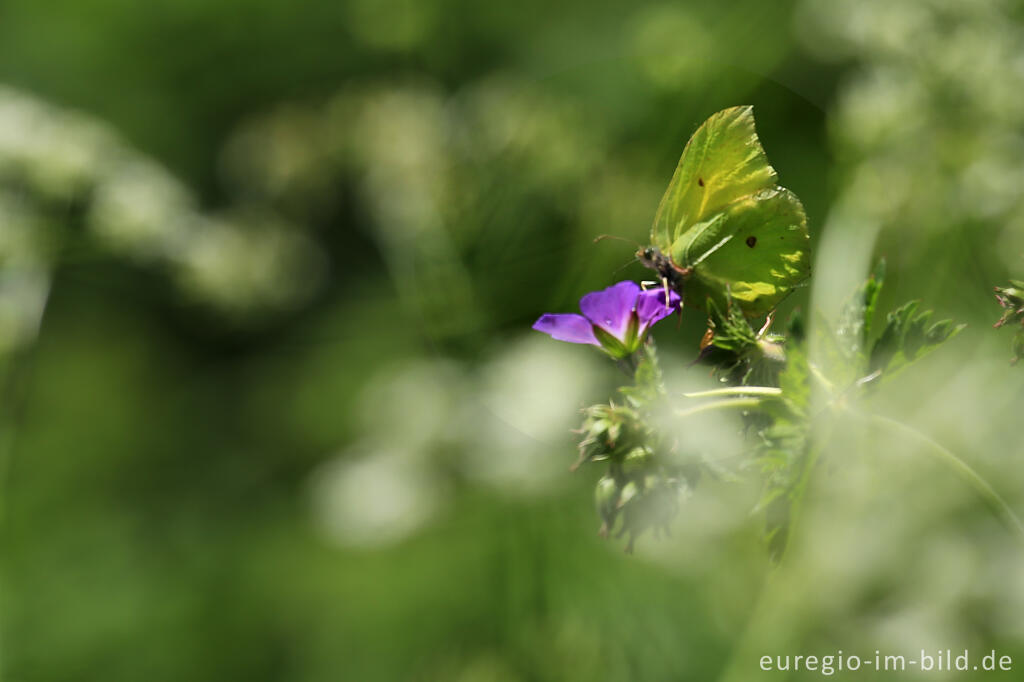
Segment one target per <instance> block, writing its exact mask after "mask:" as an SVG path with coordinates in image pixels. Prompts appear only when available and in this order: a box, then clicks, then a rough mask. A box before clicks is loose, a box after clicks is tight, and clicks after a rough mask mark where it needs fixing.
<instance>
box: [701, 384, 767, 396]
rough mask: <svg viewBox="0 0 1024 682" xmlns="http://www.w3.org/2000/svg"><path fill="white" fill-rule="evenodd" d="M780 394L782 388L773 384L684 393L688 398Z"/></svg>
mask: <svg viewBox="0 0 1024 682" xmlns="http://www.w3.org/2000/svg"><path fill="white" fill-rule="evenodd" d="M734 395H735V396H743V395H760V396H779V395H782V389H781V388H774V387H772V386H729V387H727V388H713V389H711V390H710V391H697V392H696V393H684V394H683V396H684V397H686V398H715V397H718V396H734Z"/></svg>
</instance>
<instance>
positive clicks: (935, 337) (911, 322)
mask: <svg viewBox="0 0 1024 682" xmlns="http://www.w3.org/2000/svg"><path fill="white" fill-rule="evenodd" d="M919 305H920V303H919V301H910V302H909V303H906V304H904V305H903V306H901V307H899V308H897V309H896V310H894V311H892V312H891V313H889V314H888V315H887V316H886V325H885V329H883V330H882V333H881V335H880V336H879V337H878V339H877V340H876V341H875V343H874V345H872V347H871V353H870V362H869V365H868V369H869V371H870V372H877V371H880V372H881V377H882V378H883V379H884V378H889V377H892V376H894V375H895V374H896V373H897V372H899V371H900V370H902V369H904V368H905V367H906V366H907V365H909V364H911V363H912V362H915V361H917V360H920V359H921V358H923V357H924V356H925V355H927V354H928V353H930V352H931V351H933V350H935V348H937V347H938V346H939V345H940V344H942V343H944V342H945V341H948V340H949V339H951V338H952V337H953V336H955V335H956V334H958V333H959V332H960V330H962V329H963V328H964V325H956V324H954V323H953V322H952V321H951V320H941V321H939V322H936V323H934V324H930V323H931V318H932V311H930V310H926V311H923V312H920V313H919V312H918V306H919Z"/></svg>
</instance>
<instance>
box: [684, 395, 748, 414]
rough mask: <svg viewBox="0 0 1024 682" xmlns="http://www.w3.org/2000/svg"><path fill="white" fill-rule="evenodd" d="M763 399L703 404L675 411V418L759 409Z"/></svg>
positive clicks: (737, 399) (741, 399)
mask: <svg viewBox="0 0 1024 682" xmlns="http://www.w3.org/2000/svg"><path fill="white" fill-rule="evenodd" d="M763 403H764V398H735V399H733V400H719V401H717V402H713V403H705V404H704V405H698V406H697V407H691V408H689V409H687V410H676V416H677V417H692V416H693V415H695V414H701V413H703V412H714V411H717V410H751V409H754V408H757V407H760V406H761V405H762V404H763Z"/></svg>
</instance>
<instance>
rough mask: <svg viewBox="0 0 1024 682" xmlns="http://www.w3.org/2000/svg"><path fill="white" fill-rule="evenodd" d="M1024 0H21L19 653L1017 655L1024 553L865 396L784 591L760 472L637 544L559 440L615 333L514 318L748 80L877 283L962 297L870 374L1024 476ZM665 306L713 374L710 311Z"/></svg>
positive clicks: (40, 662)
mask: <svg viewBox="0 0 1024 682" xmlns="http://www.w3.org/2000/svg"><path fill="white" fill-rule="evenodd" d="M1018 4H1019V3H1012V2H994V1H993V2H977V3H956V2H947V1H943V0H928V1H927V2H918V3H902V2H900V3H892V2H887V1H883V0H871V1H865V0H840V1H839V2H835V3H815V2H811V1H810V0H808V1H807V2H783V3H763V2H754V1H753V0H741V1H740V2H736V3H728V4H723V3H678V4H673V3H653V4H651V3H631V4H616V3H596V4H595V3H584V2H581V1H578V0H574V1H572V2H566V3H560V4H558V5H554V6H552V5H551V4H550V3H539V2H525V3H523V2H520V3H515V4H494V3H489V4H480V3H468V2H461V1H458V0H423V1H420V2H413V1H412V0H383V1H377V0H344V1H343V2H326V1H321V0H317V1H315V2H306V3H302V4H301V5H295V4H288V3H283V2H272V1H270V0H250V1H249V2H239V1H238V0H215V1H212V2H197V1H193V2H174V3H170V2H159V3H155V4H152V3H151V4H148V5H146V6H140V5H138V4H137V3H129V2H125V1H123V0H88V1H82V0H79V1H78V2H71V1H70V0H58V1H55V2H46V3H40V2H31V1H29V0H6V1H5V2H4V3H3V7H2V8H0V82H2V83H3V84H4V86H3V88H2V89H0V262H2V264H3V267H2V269H0V352H2V354H3V355H2V358H3V364H2V370H3V373H2V375H0V378H2V380H3V382H4V383H3V389H4V390H3V396H4V399H3V401H2V403H0V435H2V438H3V441H2V442H3V445H2V447H3V448H4V449H5V451H4V453H3V463H2V472H3V478H2V481H3V485H2V489H0V508H2V557H3V559H2V569H3V576H2V577H3V590H2V591H3V595H2V599H0V679H11V680H40V681H42V680H54V681H56V680H82V679H94V678H95V679H105V680H110V681H111V682H114V681H118V680H140V679H146V680H149V679H173V680H181V679H189V680H224V679H246V680H263V679H266V680H282V679H287V680H310V681H312V680H339V679H342V680H367V681H369V680H458V681H461V682H485V681H506V680H507V681H516V680H552V681H555V680H557V681H563V680H600V679H607V680H626V679H628V680H666V679H673V680H676V679H678V680H707V679H715V678H718V677H719V676H720V675H723V674H732V675H733V677H734V678H736V679H749V675H750V671H752V670H754V666H755V665H756V661H757V658H758V657H759V656H760V655H763V654H772V655H774V654H780V653H781V654H785V653H792V654H796V653H815V652H816V651H821V652H822V653H830V652H833V651H834V650H835V649H837V648H841V649H844V650H846V651H858V650H859V651H860V653H862V654H864V655H870V654H871V653H872V652H873V651H874V650H875V649H876V648H883V649H884V648H887V647H888V648H890V649H892V650H894V651H896V652H899V653H908V654H909V653H913V652H914V650H915V647H916V648H922V647H925V648H938V647H945V646H952V647H954V648H956V647H961V648H962V647H974V648H977V649H982V648H984V649H985V650H986V651H987V649H989V648H997V649H1000V650H1001V651H1005V652H1006V653H1011V654H1014V655H1015V657H1016V656H1020V655H1024V647H1022V646H1021V641H1022V637H1024V631H1022V630H1021V627H1020V618H1019V614H1020V612H1021V608H1022V607H1024V583H1022V582H1021V578H1020V576H1021V573H1020V571H1019V570H1018V569H1019V565H1020V564H1019V562H1020V555H1019V553H1017V552H1016V550H1014V549H1013V547H1012V546H1010V545H1009V544H1008V540H1007V538H1006V537H1005V536H1003V535H1002V534H1001V529H1000V528H999V526H998V525H997V524H995V523H994V522H993V521H992V520H991V518H990V517H989V516H988V515H987V514H986V511H985V509H984V508H983V506H981V505H980V504H978V503H977V501H976V500H974V499H973V498H972V497H971V495H970V491H964V490H963V489H962V488H960V487H958V486H957V482H956V481H955V480H954V481H951V480H949V478H948V476H946V474H945V473H944V472H942V471H941V470H938V469H935V470H932V469H930V468H928V467H927V466H925V465H922V464H921V460H920V459H915V455H914V449H913V446H912V445H911V444H905V443H898V444H897V443H893V442H891V441H890V440H886V439H884V438H881V437H880V436H879V437H878V438H877V439H874V438H875V437H873V436H866V435H865V434H863V433H859V432H853V433H851V434H837V436H836V437H835V440H836V443H837V446H836V449H835V451H834V452H832V453H831V454H829V453H828V452H826V453H825V454H824V455H823V458H824V461H823V464H822V467H821V475H820V477H819V479H820V480H819V481H816V484H817V486H818V487H817V490H818V491H819V492H817V493H812V494H811V499H809V500H808V502H807V503H806V505H807V506H806V509H805V511H804V515H805V518H808V519H810V520H809V521H807V522H806V523H805V527H804V528H803V530H802V531H801V532H802V535H801V537H800V538H796V539H794V551H793V554H792V556H791V557H790V558H788V559H787V561H788V562H789V563H788V564H787V566H786V567H785V570H786V571H787V572H786V573H784V574H783V576H782V577H781V578H779V579H778V580H777V584H778V585H781V586H782V587H783V589H781V590H775V591H773V592H771V593H770V594H769V596H768V597H767V598H765V599H762V600H761V601H760V602H759V601H758V594H759V593H760V588H761V586H762V583H763V582H764V580H765V576H766V575H767V573H768V560H767V556H766V552H765V551H764V549H763V547H761V546H760V545H759V543H758V534H759V532H760V527H759V522H758V520H757V519H754V518H751V517H750V516H748V515H747V513H746V510H747V509H749V508H750V507H751V503H752V502H753V501H754V500H756V498H757V493H758V491H757V490H756V488H755V487H754V486H751V485H743V484H740V485H736V484H727V483H726V481H725V480H720V481H715V480H709V481H705V482H702V484H701V487H700V488H699V489H698V490H697V491H696V492H695V494H694V497H693V498H692V499H691V500H689V501H688V502H687V503H686V505H684V506H683V508H682V509H681V512H680V519H679V521H677V523H676V526H675V528H674V532H675V537H674V538H672V539H667V540H663V541H659V542H657V543H655V542H652V541H650V540H647V541H645V542H641V543H640V544H639V545H638V554H637V555H636V556H634V557H632V558H629V559H627V558H625V557H622V556H619V554H618V550H617V549H616V548H614V547H610V546H607V545H605V544H602V543H601V542H600V541H599V540H598V538H597V537H596V530H597V526H598V522H597V520H596V519H595V518H594V516H593V511H592V502H591V491H592V490H593V485H594V483H595V480H594V479H593V478H592V477H591V478H588V474H587V473H583V472H580V473H577V474H573V475H570V474H569V473H568V467H569V465H570V464H571V463H572V461H573V456H574V455H573V451H572V450H573V448H572V437H571V434H570V433H569V432H568V429H569V428H570V427H571V426H573V425H574V424H576V423H578V420H579V414H578V408H579V407H581V406H583V405H585V404H589V403H590V402H594V401H598V400H604V399H606V398H607V396H608V395H610V393H611V391H612V388H613V386H614V385H615V381H616V376H615V374H614V372H615V370H614V368H612V367H610V366H608V365H606V364H603V362H602V358H600V357H597V356H596V354H588V353H587V350H588V349H585V348H576V347H570V346H567V345H560V344H555V343H554V342H552V341H550V340H549V339H546V338H535V337H540V335H536V334H533V333H530V332H529V329H528V328H529V325H530V323H531V322H532V321H533V320H534V319H535V318H536V316H538V315H539V314H540V313H543V312H547V311H565V310H574V309H575V307H576V302H577V300H578V298H579V296H580V295H582V294H583V293H585V292H587V291H590V290H593V289H597V288H602V287H604V286H606V285H608V284H610V283H611V282H612V281H614V280H616V279H620V278H625V277H630V278H634V279H641V278H646V277H647V276H648V275H647V274H646V272H645V271H644V270H643V269H642V268H641V267H640V266H639V265H635V264H634V265H631V266H629V268H628V269H625V270H623V271H622V272H618V273H617V272H616V269H617V268H619V267H620V266H622V265H624V264H627V262H628V261H629V260H630V258H631V257H632V253H633V251H634V250H635V249H634V247H632V246H627V245H625V244H622V243H621V242H615V241H604V242H601V243H599V244H593V243H592V240H593V238H594V237H595V236H597V235H599V234H603V233H609V234H614V235H617V236H621V237H623V238H626V239H631V240H636V241H643V242H645V241H646V240H647V235H648V230H649V226H650V222H651V220H652V218H653V214H654V210H655V208H656V206H657V201H658V198H659V196H660V195H661V192H662V191H663V190H664V187H665V185H666V183H667V181H668V178H669V176H670V175H671V171H672V168H673V165H674V163H675V161H676V159H677V158H678V155H679V153H680V151H681V148H682V144H683V143H684V142H685V140H686V139H687V138H688V137H689V135H690V134H691V133H692V131H693V128H694V127H695V126H696V125H697V124H698V123H699V122H700V121H701V120H703V119H704V118H705V117H706V116H707V115H708V114H710V113H712V112H714V111H717V110H719V109H722V108H725V107H727V106H731V105H736V104H743V103H750V104H753V105H754V106H755V110H756V112H757V120H758V132H759V135H760V137H761V139H762V141H763V143H764V145H765V148H766V150H767V152H768V156H769V158H771V159H772V163H773V165H774V166H775V168H776V169H777V170H778V171H779V175H780V178H781V179H782V180H783V182H784V184H785V185H786V186H787V187H790V188H791V189H793V191H794V192H795V193H796V194H797V195H799V196H800V197H801V199H802V200H803V202H804V204H805V206H806V208H807V213H808V216H809V222H810V225H811V233H812V242H813V244H814V247H815V248H816V249H817V247H818V246H819V243H820V244H821V246H822V248H821V249H820V251H821V252H822V253H823V254H824V256H823V258H825V260H822V261H819V262H818V263H817V265H816V270H815V274H816V276H821V278H822V279H824V280H828V279H829V278H831V277H833V273H839V274H838V275H835V276H836V277H837V279H841V277H840V276H839V275H842V274H843V273H844V268H847V269H849V271H850V272H849V278H850V279H852V280H853V281H861V280H862V279H863V276H864V274H865V273H866V272H867V267H868V264H869V263H870V262H871V261H872V260H873V259H874V258H875V257H876V256H878V255H885V256H886V258H887V260H888V262H889V273H888V280H887V281H888V285H887V289H886V292H885V293H883V299H885V300H883V301H882V302H881V303H880V304H879V306H880V308H882V309H890V308H892V307H893V306H892V305H891V304H892V303H893V302H895V301H902V300H906V299H907V298H911V297H913V298H920V299H923V301H924V302H925V307H927V308H934V309H936V311H937V316H939V317H942V318H945V317H952V318H954V319H956V320H959V321H965V322H967V323H968V324H969V327H968V329H967V330H966V331H965V332H964V333H962V334H961V335H960V336H959V337H958V338H957V339H956V340H955V341H953V342H951V343H950V344H948V345H947V346H946V347H944V348H943V349H942V350H940V351H938V352H936V353H935V354H934V356H929V358H928V359H927V360H925V361H922V362H921V363H919V364H918V365H916V366H915V367H914V368H912V369H909V370H907V372H906V373H904V374H902V375H901V377H900V379H899V380H897V381H894V382H893V384H894V385H893V388H892V390H890V391H888V392H886V393H884V394H880V395H879V396H877V398H876V401H877V408H878V409H879V410H882V411H885V412H886V413H888V414H891V415H894V416H901V417H903V418H905V419H907V420H909V421H910V422H912V423H915V424H917V425H918V426H920V427H921V428H922V429H924V430H926V431H928V432H929V433H931V434H932V435H934V436H935V437H936V438H937V439H939V440H941V441H942V442H944V443H946V444H947V445H949V446H950V447H951V448H952V449H954V450H956V451H958V452H960V453H961V454H962V455H963V456H964V457H965V458H966V459H968V460H970V462H971V464H972V465H973V466H975V467H976V468H977V469H979V470H980V471H981V472H982V473H983V474H986V475H987V476H989V477H990V478H992V479H993V480H995V481H997V482H998V484H999V485H998V487H999V489H1000V492H1001V493H1003V494H1004V496H1005V497H1007V498H1008V499H1009V501H1010V503H1011V504H1012V505H1015V506H1016V507H1017V508H1018V509H1020V508H1021V506H1022V505H1024V494H1022V493H1021V491H1022V490H1024V469H1022V468H1021V467H1020V465H1019V462H1018V459H1019V456H1020V455H1021V454H1022V453H1021V450H1020V440H1019V437H1018V436H1017V434H1018V431H1017V429H1018V428H1019V422H1018V413H1019V404H1020V399H1021V398H1022V397H1024V388H1022V384H1021V379H1020V376H1021V375H1020V373H1019V371H1017V372H1016V373H1015V374H1010V372H1009V371H1008V370H1007V367H1006V355H1007V353H1006V347H1005V346H1006V338H1005V336H1002V335H999V334H998V333H996V334H992V333H990V332H991V330H990V327H991V321H992V318H993V315H994V304H993V303H992V301H991V291H992V286H993V285H995V284H999V283H1003V282H1005V281H1007V280H1009V279H1010V278H1011V277H1017V278H1019V277H1020V276H1021V273H1022V272H1024V228H1022V225H1024V222H1022V221H1024V204H1022V203H1021V199H1020V196H1019V192H1018V191H1017V189H1016V188H1017V187H1018V186H1019V184H1020V183H1019V182H1018V181H1017V179H1018V178H1019V177H1020V174H1021V173H1022V172H1024V166H1021V162H1020V159H1021V158H1024V156H1022V155H1021V154H1019V153H1017V152H1018V151H1019V148H1020V146H1021V143H1022V140H1021V137H1020V130H1021V123H1022V118H1024V94H1022V93H1024V87H1021V85H1022V84H1021V82H1020V81H1021V79H1022V77H1024V76H1022V72H1021V70H1020V68H1019V65H1020V63H1021V60H1022V59H1024V50H1022V48H1021V46H1022V45H1024V40H1021V38H1022V30H1024V29H1022V25H1021V23H1020V21H1019V16H1020V11H1021V7H1019V6H1018ZM876 236H877V240H876V239H875V237H876ZM836 253H839V254H841V255H846V256H848V258H846V259H845V260H844V259H842V258H836V257H834V255H835V254H836ZM829 254H832V255H833V257H831V259H828V257H829ZM850 290H851V288H850V287H849V286H846V287H845V288H844V287H842V286H839V285H837V286H836V287H835V288H834V291H835V292H841V293H836V294H835V295H834V296H839V295H842V296H846V295H847V294H848V292H849V291H850ZM831 291H832V289H825V290H823V291H822V292H818V291H816V292H815V305H817V304H818V303H821V304H822V305H823V306H825V309H824V313H825V314H829V313H834V312H835V310H834V309H832V308H829V307H828V305H827V304H828V302H829V301H830V300H832V299H831V298H830V296H832V297H833V298H834V296H833V294H832V293H830V292H831ZM819 294H820V299H819ZM890 297H891V298H890ZM810 305H811V303H810V301H809V293H808V291H807V290H805V291H801V292H798V293H797V294H796V295H794V296H793V297H791V298H790V299H788V300H787V301H786V302H785V303H784V308H785V309H786V310H791V309H793V308H795V307H798V306H799V307H803V308H805V309H806V308H807V307H809V306H810ZM663 326H664V327H666V329H663V330H660V331H659V338H658V341H659V348H660V349H661V350H662V352H663V355H664V358H663V365H664V366H665V367H666V374H668V375H671V376H672V377H674V380H676V381H679V382H681V384H684V385H690V384H693V383H697V384H699V383H700V382H701V381H703V380H704V379H705V378H706V377H705V374H706V372H705V371H704V370H701V369H698V368H692V367H689V365H688V363H689V362H690V361H691V360H692V359H693V358H694V357H695V355H696V346H697V343H698V341H699V339H700V336H701V334H702V333H703V331H704V326H703V320H701V319H699V318H697V317H695V316H687V317H686V318H685V319H684V321H683V323H682V325H681V327H680V328H679V329H678V330H675V329H671V328H670V327H671V325H669V323H665V324H664V325H663ZM665 332H668V333H665ZM726 427H728V425H726ZM716 429H717V430H716ZM723 434H726V435H723ZM729 434H731V435H729ZM727 436H728V437H727ZM734 436H735V434H732V433H731V432H730V431H729V429H728V428H722V429H719V428H718V427H717V426H714V427H713V426H712V425H708V426H707V427H706V431H701V429H695V430H694V433H692V434H687V437H691V438H695V439H698V440H699V439H701V438H705V439H706V440H707V443H706V444H707V445H708V447H717V448H718V449H720V450H722V451H723V457H726V458H727V456H728V452H729V450H730V448H731V447H732V444H733V441H731V440H729V438H730V437H734ZM712 441H713V442H712ZM723 461H728V460H727V459H724V460H723ZM744 675H746V677H744ZM865 678H866V679H870V676H869V675H867V674H865Z"/></svg>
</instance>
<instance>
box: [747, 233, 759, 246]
mask: <svg viewBox="0 0 1024 682" xmlns="http://www.w3.org/2000/svg"><path fill="white" fill-rule="evenodd" d="M754 244H757V237H755V236H754V235H750V236H749V237H747V246H749V247H750V248H754Z"/></svg>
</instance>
